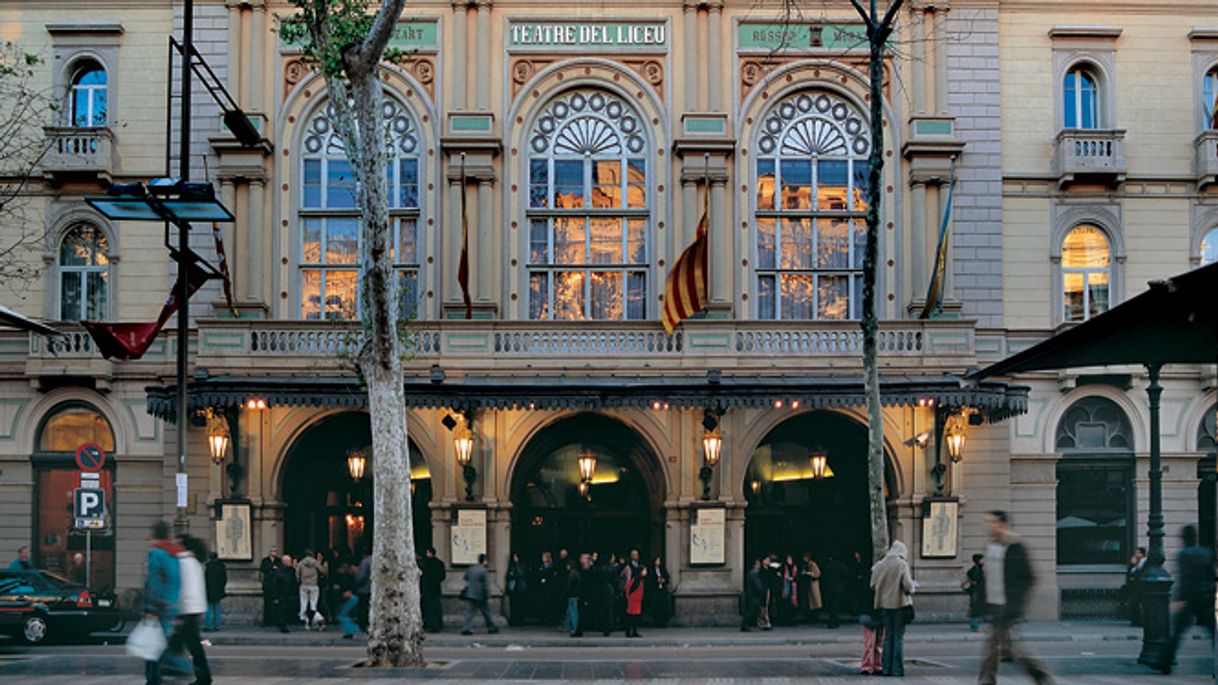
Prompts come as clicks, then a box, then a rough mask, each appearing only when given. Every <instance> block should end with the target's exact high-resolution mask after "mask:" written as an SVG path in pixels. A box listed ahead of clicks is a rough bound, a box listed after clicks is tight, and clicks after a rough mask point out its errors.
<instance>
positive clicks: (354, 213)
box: [299, 96, 420, 319]
mask: <svg viewBox="0 0 1218 685" xmlns="http://www.w3.org/2000/svg"><path fill="white" fill-rule="evenodd" d="M381 119H382V122H383V124H384V126H385V130H386V145H388V146H389V153H390V158H389V165H388V168H387V169H386V170H385V174H386V177H387V179H388V190H389V221H390V224H391V225H392V231H393V236H392V244H391V248H390V249H391V255H392V256H391V259H392V260H393V265H394V269H395V271H396V272H397V274H398V287H399V293H398V297H399V302H400V305H401V312H400V315H401V316H403V317H413V316H414V315H415V314H416V313H417V307H418V277H419V257H418V219H419V187H420V178H419V173H420V165H419V149H420V146H419V134H418V128H417V126H415V123H414V119H413V117H412V116H411V115H410V113H409V112H408V111H407V110H406V108H405V106H403V105H402V103H401V102H399V101H398V100H396V99H394V98H393V97H391V96H386V97H385V101H384V103H383V104H382V105H381ZM334 120H335V117H334V109H333V106H332V105H330V104H329V103H327V104H326V105H325V106H321V107H318V108H317V109H316V110H315V111H314V112H313V114H312V116H310V117H309V118H308V120H307V125H306V129H305V133H304V141H303V143H304V154H303V155H302V156H301V157H302V160H301V166H302V168H301V175H302V179H301V181H302V183H301V188H302V189H303V191H302V193H301V195H300V206H299V216H300V236H301V237H300V257H299V264H300V318H302V319H354V318H357V317H358V311H359V304H358V303H359V297H358V292H359V255H360V247H361V245H360V240H361V238H360V213H359V209H358V208H356V205H355V176H354V174H353V172H352V169H351V163H350V162H349V161H347V154H346V149H345V147H344V145H343V140H342V137H341V136H340V135H339V133H338V131H337V130H336V127H335V125H334Z"/></svg>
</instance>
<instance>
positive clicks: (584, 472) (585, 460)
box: [579, 447, 596, 483]
mask: <svg viewBox="0 0 1218 685" xmlns="http://www.w3.org/2000/svg"><path fill="white" fill-rule="evenodd" d="M595 475H596V452H593V451H592V450H591V449H590V448H587V447H585V448H584V449H583V450H581V451H580V453H579V479H580V481H582V482H584V483H591V482H592V477H593V476H595Z"/></svg>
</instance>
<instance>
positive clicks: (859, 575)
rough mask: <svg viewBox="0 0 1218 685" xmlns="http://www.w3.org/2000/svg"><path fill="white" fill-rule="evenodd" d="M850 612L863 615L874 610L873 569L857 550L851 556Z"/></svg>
mask: <svg viewBox="0 0 1218 685" xmlns="http://www.w3.org/2000/svg"><path fill="white" fill-rule="evenodd" d="M848 566H849V568H850V611H851V613H862V612H864V611H868V610H870V609H871V608H872V602H873V598H872V593H871V568H870V565H869V564H868V563H867V561H866V560H864V559H863V553H862V552H860V551H858V550H857V549H856V550H854V552H853V553H852V554H851V555H850V562H849V564H848Z"/></svg>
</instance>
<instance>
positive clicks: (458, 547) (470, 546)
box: [450, 509, 486, 566]
mask: <svg viewBox="0 0 1218 685" xmlns="http://www.w3.org/2000/svg"><path fill="white" fill-rule="evenodd" d="M451 543H452V557H451V559H452V560H451V562H450V563H452V564H462V565H465V566H470V565H473V564H476V563H478V555H479V554H486V510H485V509H458V510H457V522H456V523H454V524H453V527H452V535H451Z"/></svg>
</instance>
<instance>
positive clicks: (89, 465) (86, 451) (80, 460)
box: [76, 442, 106, 473]
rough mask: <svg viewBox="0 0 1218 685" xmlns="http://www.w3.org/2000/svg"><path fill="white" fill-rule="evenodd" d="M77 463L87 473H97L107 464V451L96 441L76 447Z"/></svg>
mask: <svg viewBox="0 0 1218 685" xmlns="http://www.w3.org/2000/svg"><path fill="white" fill-rule="evenodd" d="M76 465H77V466H78V467H80V470H81V471H84V472H85V473H97V472H98V471H101V470H102V469H103V468H104V467H105V466H106V452H105V450H103V449H102V448H101V445H98V444H97V443H95V442H86V443H84V444H83V445H81V446H80V447H77V448H76Z"/></svg>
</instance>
